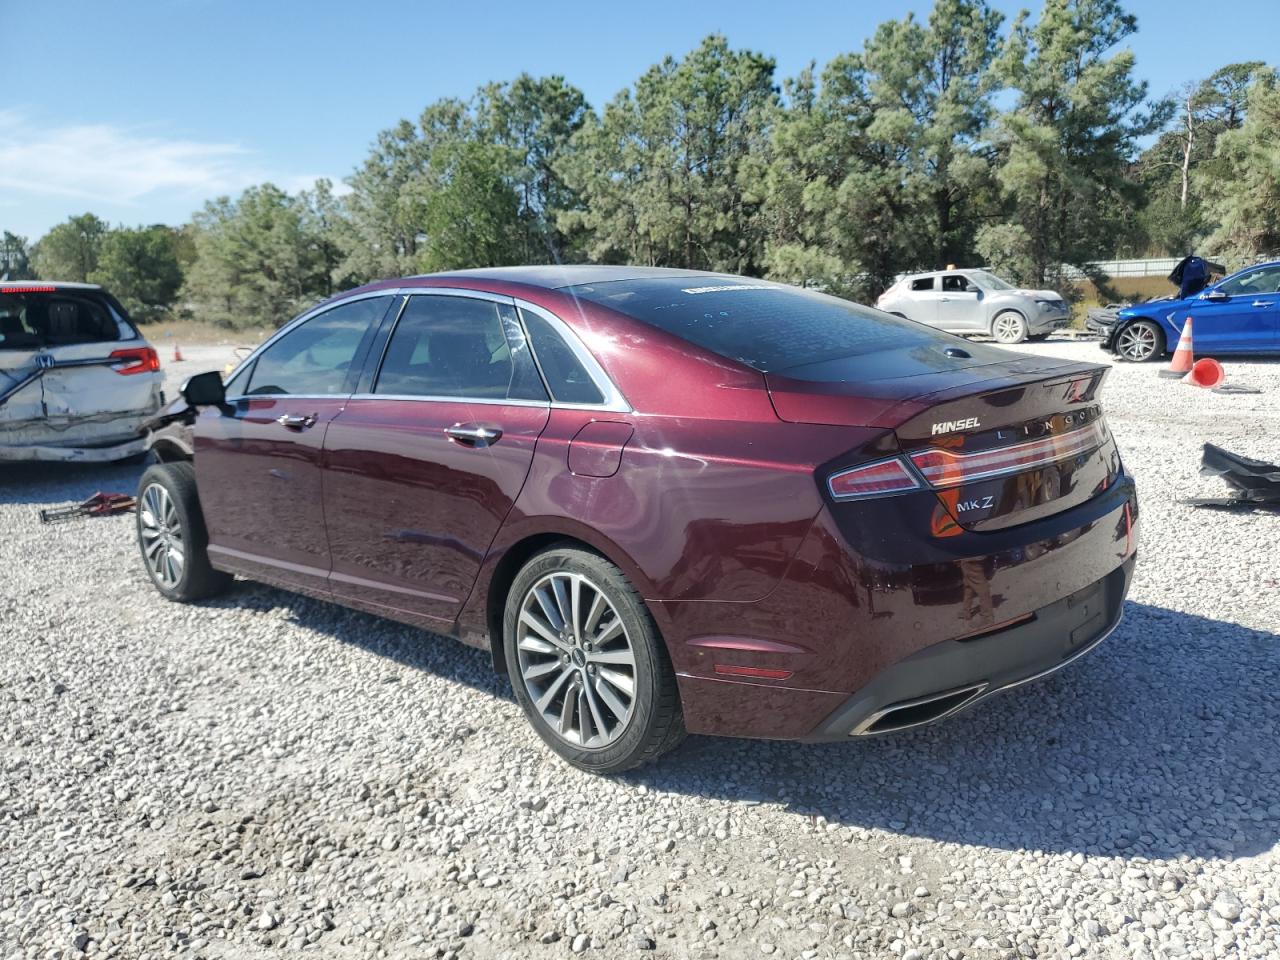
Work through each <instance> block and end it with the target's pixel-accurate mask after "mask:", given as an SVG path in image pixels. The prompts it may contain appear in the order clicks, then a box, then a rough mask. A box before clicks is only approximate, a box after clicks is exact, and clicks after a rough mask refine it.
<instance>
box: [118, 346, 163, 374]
mask: <svg viewBox="0 0 1280 960" xmlns="http://www.w3.org/2000/svg"><path fill="white" fill-rule="evenodd" d="M110 358H111V359H112V360H116V361H118V362H117V363H115V364H113V365H112V367H111V369H112V370H114V371H115V372H116V373H119V374H123V375H124V376H126V377H127V376H129V375H130V374H134V373H154V372H155V371H157V370H159V369H160V356H159V354H157V353H156V352H155V350H153V349H152V348H151V347H130V348H129V349H127V350H115V351H113V352H112V353H111V357H110Z"/></svg>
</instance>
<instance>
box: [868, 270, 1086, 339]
mask: <svg viewBox="0 0 1280 960" xmlns="http://www.w3.org/2000/svg"><path fill="white" fill-rule="evenodd" d="M876 306H877V307H879V308H880V309H881V310H884V311H886V312H888V313H893V314H897V315H898V316H900V317H906V318H907V319H908V320H915V321H916V322H917V323H926V324H928V325H929V326H931V327H937V328H938V329H940V330H945V331H947V332H948V333H983V334H987V335H989V336H992V337H994V338H995V339H996V340H998V341H1000V342H1001V343H1021V342H1022V341H1023V340H1027V339H1031V340H1043V339H1044V338H1045V337H1047V336H1048V335H1049V334H1051V333H1052V332H1053V331H1054V330H1058V329H1060V328H1062V327H1065V326H1066V325H1067V324H1069V323H1070V322H1071V310H1070V308H1069V307H1068V306H1067V302H1066V300H1064V299H1063V297H1062V295H1061V294H1059V293H1057V292H1055V291H1053V290H1022V289H1019V288H1017V287H1014V286H1012V285H1011V284H1008V283H1005V282H1004V281H1003V280H1001V279H1000V278H999V277H997V276H995V275H994V274H991V273H988V272H987V271H986V270H938V271H935V272H933V273H912V274H909V275H907V276H905V277H903V278H902V279H901V280H899V281H898V282H897V283H895V284H894V285H893V286H892V287H890V288H889V289H888V290H886V291H885V292H884V293H883V294H881V295H880V299H879V300H877V301H876Z"/></svg>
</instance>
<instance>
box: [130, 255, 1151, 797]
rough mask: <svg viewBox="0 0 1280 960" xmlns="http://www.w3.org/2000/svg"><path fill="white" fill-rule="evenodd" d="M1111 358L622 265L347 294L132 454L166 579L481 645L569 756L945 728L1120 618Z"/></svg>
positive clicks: (171, 585) (593, 759)
mask: <svg viewBox="0 0 1280 960" xmlns="http://www.w3.org/2000/svg"><path fill="white" fill-rule="evenodd" d="M1107 370H1108V368H1107V367H1105V366H1102V365H1098V364H1090V363H1074V362H1064V361H1061V360H1054V359H1049V358H1043V357H1034V356H1027V355H1023V354H1015V353H1010V352H1006V351H1004V350H1002V349H999V348H996V347H992V346H987V345H981V344H971V343H968V342H966V341H964V340H962V339H960V338H958V337H954V336H951V335H948V334H945V333H942V332H939V331H937V330H933V329H930V328H928V327H925V326H922V325H920V324H916V323H913V322H911V321H909V320H904V319H900V318H897V317H893V316H889V315H888V314H884V313H881V312H879V311H875V310H871V309H869V308H866V307H861V306H858V305H855V304H852V303H848V302H846V301H843V300H839V299H836V298H833V297H830V296H826V295H823V294H820V293H815V292H812V291H805V290H799V289H796V288H793V287H788V286H784V285H781V284H776V283H769V282H764V281H760V280H752V279H747V278H742V277H734V276H725V275H719V274H709V273H696V272H687V271H675V270H661V269H646V268H630V267H527V268H505V269H489V270H475V271H463V272H458V273H453V274H449V275H437V276H427V277H412V278H408V279H403V280H391V281H386V282H382V283H377V284H373V285H370V286H366V287H362V288H360V289H358V290H354V291H351V292H350V293H347V294H344V295H342V296H339V297H337V298H335V299H333V300H330V301H329V302H327V303H324V304H322V305H320V306H319V307H316V308H315V309H313V310H310V311H308V312H307V313H306V314H304V315H302V316H300V317H298V318H297V319H295V320H294V321H292V322H291V323H288V324H287V325H285V326H284V327H283V328H282V329H281V330H280V331H279V332H278V333H277V334H276V335H275V336H274V337H272V338H271V339H270V340H268V341H267V342H266V343H264V344H263V345H262V346H260V347H259V348H257V350H256V351H255V352H254V353H253V354H252V355H250V356H249V357H248V358H247V359H245V360H244V362H242V363H241V364H240V365H239V367H238V368H237V369H236V370H235V371H234V372H233V373H232V374H231V375H230V377H229V378H228V379H227V380H226V382H225V384H224V383H223V382H222V380H221V378H220V377H219V376H218V374H216V373H209V374H202V375H200V376H198V377H194V378H192V379H191V380H190V381H189V382H188V383H187V385H186V387H185V389H184V396H185V398H186V401H187V402H188V404H189V406H188V407H187V408H185V409H182V408H179V409H175V410H173V411H170V412H169V414H168V415H167V417H166V419H168V420H170V421H172V422H171V423H170V424H169V425H168V426H165V427H163V428H161V429H158V430H157V431H156V433H155V434H154V436H153V438H152V444H151V448H152V451H153V453H154V454H155V455H156V456H157V457H158V458H159V459H161V460H162V461H164V462H162V463H159V464H157V465H155V466H152V467H151V468H149V469H148V470H147V472H146V473H145V474H144V476H143V478H142V480H141V483H140V486H139V490H138V500H139V510H138V540H139V544H140V547H141V551H142V555H143V559H144V562H145V563H146V567H147V570H148V572H149V573H150V575H151V578H152V579H153V581H154V582H155V584H156V586H157V587H158V588H159V590H160V591H161V592H162V593H163V594H164V595H165V596H168V597H170V598H173V599H175V600H193V599H196V598H199V597H203V596H207V595H209V594H211V593H214V592H216V591H218V590H220V589H222V588H223V587H225V586H226V584H227V583H228V581H229V580H230V577H231V575H239V576H244V577H248V578H251V579H255V580H261V581H264V582H267V583H271V584H276V585H278V586H281V587H284V588H286V589H289V590H296V591H300V592H303V593H306V594H310V595H312V596H316V597H321V598H324V599H327V600H332V601H335V602H337V603H341V604H345V605H347V606H350V607H354V608H357V609H360V610H365V611H369V612H372V613H375V614H380V615H383V616H386V617H390V618H393V619H396V620H400V621H403V622H405V623H410V624H415V625H418V626H421V627H424V628H427V629H429V630H431V631H434V632H436V633H441V634H449V635H452V636H455V637H457V638H459V639H461V640H463V641H464V642H467V643H470V644H474V645H476V646H479V647H482V648H487V649H489V650H490V651H491V653H492V658H493V663H494V666H495V668H496V669H499V670H501V671H504V672H505V673H507V674H508V676H509V677H510V679H511V682H512V685H513V687H514V689H515V692H516V696H517V698H518V699H519V702H520V703H521V705H522V707H523V709H524V711H525V713H526V714H527V716H528V718H529V720H530V722H531V723H532V725H533V727H534V728H535V730H536V731H537V732H538V734H539V735H540V736H542V738H543V739H544V740H545V741H546V742H547V743H549V744H550V745H551V746H552V747H553V748H554V749H555V750H556V751H557V752H558V753H559V754H560V755H561V756H563V757H565V758H566V759H567V760H569V761H570V762H571V763H573V764H575V765H577V766H580V767H582V768H584V769H588V770H594V771H599V772H614V771H618V770H623V769H626V768H628V767H631V766H634V765H636V764H638V763H642V762H644V761H646V760H649V759H652V758H654V757H656V756H658V755H659V754H661V753H662V752H663V751H665V750H666V749H669V748H670V747H671V746H673V745H674V744H675V743H677V742H678V741H679V740H680V738H681V737H682V736H683V734H684V733H685V732H686V731H688V732H693V733H711V734H724V735H733V736H745V737H768V738H791V739H806V740H823V739H826V740H832V739H844V738H848V737H851V736H862V735H869V734H878V733H886V732H889V731H894V730H901V729H905V728H909V727H913V726H916V725H919V724H923V723H928V722H930V721H934V720H938V719H940V718H942V717H946V716H950V715H952V714H954V713H956V712H957V711H959V710H961V709H964V708H966V707H968V706H971V705H972V704H974V703H977V702H978V701H980V700H982V699H983V698H984V697H987V696H989V695H991V694H993V693H996V692H999V691H1001V690H1005V689H1008V688H1010V687H1013V686H1017V685H1019V684H1021V683H1024V682H1026V681H1029V680H1032V679H1035V678H1036V677H1039V676H1042V675H1044V674H1046V673H1049V672H1051V671H1053V670H1056V669H1058V668H1059V667H1061V666H1063V665H1064V664H1066V663H1068V662H1070V661H1072V660H1074V659H1075V658H1076V657H1078V656H1080V655H1082V654H1083V653H1085V652H1086V651H1088V650H1090V649H1092V648H1093V647H1094V646H1095V645H1096V644H1098V643H1099V642H1100V641H1101V640H1102V639H1103V638H1104V637H1105V636H1106V635H1107V634H1108V633H1109V632H1110V631H1111V630H1112V629H1113V628H1114V627H1115V625H1116V623H1117V622H1118V620H1119V618H1120V615H1121V607H1122V603H1123V599H1124V597H1125V594H1126V591H1127V589H1128V585H1129V581H1130V577H1131V574H1132V570H1133V566H1134V562H1135V557H1136V542H1137V504H1136V500H1135V495H1134V484H1133V481H1132V479H1131V478H1130V477H1129V476H1127V475H1126V473H1125V471H1124V468H1123V465H1122V463H1121V459H1120V456H1119V453H1118V452H1117V450H1116V445H1115V443H1114V441H1113V439H1112V437H1111V434H1110V432H1109V431H1108V429H1107V425H1106V421H1105V419H1104V418H1103V414H1102V409H1101V406H1100V399H1099V396H1100V392H1101V389H1102V385H1103V381H1104V378H1105V376H1106V373H1107Z"/></svg>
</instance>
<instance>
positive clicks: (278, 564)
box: [194, 294, 395, 595]
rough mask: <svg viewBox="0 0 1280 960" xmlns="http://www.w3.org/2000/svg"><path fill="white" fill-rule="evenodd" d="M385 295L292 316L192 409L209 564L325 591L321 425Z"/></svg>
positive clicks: (347, 387) (340, 396) (340, 398)
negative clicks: (222, 395) (220, 401)
mask: <svg viewBox="0 0 1280 960" xmlns="http://www.w3.org/2000/svg"><path fill="white" fill-rule="evenodd" d="M394 299H395V298H393V297H391V296H389V295H385V294H384V295H377V296H370V297H362V298H358V299H354V300H349V301H345V302H343V303H341V304H338V305H336V306H333V307H331V308H328V309H325V310H321V311H319V312H318V313H315V314H313V315H312V316H310V317H307V318H306V319H304V320H302V321H300V322H299V323H297V324H294V325H293V326H291V327H289V328H288V329H287V330H286V331H285V332H284V333H283V334H281V335H279V336H277V337H276V338H275V339H274V340H271V341H269V342H268V343H267V345H266V346H265V347H264V348H263V349H262V350H261V351H260V352H259V353H257V354H256V355H255V356H254V357H252V358H251V359H250V361H249V363H248V364H246V365H245V366H244V367H243V368H242V369H241V370H240V371H239V372H238V373H237V374H236V376H235V377H234V378H233V379H232V381H231V383H229V384H228V391H229V392H228V398H227V405H226V406H225V407H224V408H222V409H221V410H219V409H217V408H206V409H204V410H202V411H201V413H200V415H199V417H198V418H197V419H196V423H195V430H194V441H195V467H196V484H197V486H198V488H199V492H200V502H201V506H202V508H203V512H204V518H205V524H206V526H207V527H208V530H209V554H210V557H211V558H212V560H213V562H214V564H215V565H216V566H219V567H221V568H223V569H228V570H232V571H234V572H237V573H241V574H244V575H246V576H250V577H253V578H255V579H262V580H267V581H269V582H275V583H279V584H282V585H284V586H288V587H291V588H294V589H298V590H302V591H303V592H307V593H314V594H319V595H326V594H327V591H328V577H329V564H330V557H329V545H328V539H327V537H326V534H325V527H324V517H323V513H322V511H323V506H324V504H323V494H322V486H321V457H322V453H323V448H324V436H325V431H326V430H327V429H328V427H329V424H330V423H331V422H332V420H333V418H334V417H335V416H337V415H338V413H339V412H340V411H341V410H342V408H343V406H344V405H345V404H346V403H347V398H348V397H349V396H350V394H351V391H352V390H353V389H354V387H355V382H356V379H357V378H358V376H359V372H360V369H361V364H362V362H363V358H364V353H366V352H367V351H368V347H369V344H370V342H371V341H372V339H373V332H374V330H375V326H376V324H377V321H379V320H380V319H381V318H382V316H383V314H384V313H386V311H387V308H388V307H389V306H390V304H391V302H392V301H393V300H394Z"/></svg>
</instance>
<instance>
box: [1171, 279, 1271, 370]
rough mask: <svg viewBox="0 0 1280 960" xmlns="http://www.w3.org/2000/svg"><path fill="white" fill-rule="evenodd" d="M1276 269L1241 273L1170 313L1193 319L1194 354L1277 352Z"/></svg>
mask: <svg viewBox="0 0 1280 960" xmlns="http://www.w3.org/2000/svg"><path fill="white" fill-rule="evenodd" d="M1277 288H1280V265H1274V264H1273V265H1268V266H1262V267H1254V268H1250V269H1246V270H1242V271H1240V272H1239V273H1237V274H1235V275H1233V276H1230V277H1228V278H1227V279H1226V280H1223V281H1222V282H1221V283H1219V284H1217V285H1216V286H1214V287H1212V288H1211V289H1209V290H1207V291H1205V293H1204V294H1203V295H1202V296H1201V298H1200V299H1198V300H1192V301H1190V304H1189V306H1188V307H1187V309H1185V310H1181V309H1180V310H1177V311H1174V317H1173V320H1172V323H1173V325H1174V327H1175V328H1177V329H1181V328H1182V323H1183V321H1184V320H1185V319H1186V317H1187V316H1191V317H1192V318H1193V321H1194V324H1193V327H1192V329H1193V332H1194V337H1195V349H1196V352H1197V353H1204V354H1210V355H1211V354H1213V353H1215V352H1221V353H1266V352H1269V351H1273V350H1276V349H1278V348H1280V292H1277Z"/></svg>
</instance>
